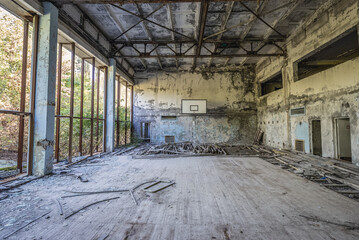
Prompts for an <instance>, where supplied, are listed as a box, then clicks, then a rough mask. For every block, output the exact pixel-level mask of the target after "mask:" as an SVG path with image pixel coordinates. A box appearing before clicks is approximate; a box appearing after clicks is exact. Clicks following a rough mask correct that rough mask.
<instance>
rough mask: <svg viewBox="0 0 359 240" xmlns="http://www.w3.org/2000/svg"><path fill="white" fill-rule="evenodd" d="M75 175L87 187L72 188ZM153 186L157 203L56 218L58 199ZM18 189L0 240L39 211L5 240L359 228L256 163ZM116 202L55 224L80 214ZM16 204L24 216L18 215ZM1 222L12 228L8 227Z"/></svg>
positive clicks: (140, 169)
mask: <svg viewBox="0 0 359 240" xmlns="http://www.w3.org/2000/svg"><path fill="white" fill-rule="evenodd" d="M75 166H76V165H75ZM71 174H74V175H71ZM78 174H82V176H83V178H87V179H88V180H89V182H81V181H79V179H77V178H76V176H77V175H78ZM156 178H159V179H167V180H174V181H175V182H176V185H174V186H172V187H169V188H167V189H165V190H163V191H161V192H158V193H145V192H143V191H142V190H138V191H136V192H135V196H136V198H137V199H138V201H139V206H136V205H135V204H134V202H133V200H132V198H131V196H130V195H129V194H128V193H124V194H107V195H92V196H85V197H84V196H81V197H73V198H65V199H61V200H60V201H61V203H62V205H63V208H64V215H62V216H61V215H59V210H58V205H57V204H56V201H55V199H56V198H59V197H60V196H64V195H66V193H65V192H64V190H72V191H99V190H103V189H106V190H108V189H122V188H130V187H133V186H135V185H136V184H138V183H141V182H144V181H146V180H152V179H156ZM21 189H22V191H21V192H19V193H17V194H15V195H11V196H10V197H9V198H8V199H5V200H3V201H1V202H0V204H1V205H2V207H1V210H0V213H1V215H0V216H1V228H0V230H1V231H0V239H1V238H2V237H3V236H5V235H6V234H9V233H11V232H12V231H14V230H16V229H17V228H19V227H21V226H22V225H23V224H24V223H26V222H29V221H30V220H31V219H34V218H36V217H37V216H41V214H43V213H46V211H51V213H50V214H49V215H48V216H49V217H47V216H45V217H43V218H41V219H40V220H38V221H36V222H35V223H33V224H31V225H29V226H28V227H26V228H24V229H22V230H21V231H19V232H17V233H16V234H14V235H13V236H12V237H10V238H9V239H76V240H77V239H136V240H137V239H193V240H197V239H226V240H228V239H275V240H278V239H316V240H318V239H359V230H357V229H354V230H350V229H346V228H345V227H343V226H339V225H335V224H332V223H337V224H344V225H353V223H354V224H356V223H359V203H358V202H355V201H353V200H351V199H349V198H346V197H344V196H342V195H339V194H337V193H335V192H332V191H330V190H328V189H326V188H323V187H321V186H320V185H318V184H315V183H312V182H308V181H307V180H305V179H303V178H300V177H298V176H296V175H294V174H292V173H289V172H287V171H285V170H282V169H280V168H279V167H277V166H274V165H271V164H269V163H267V162H265V161H263V160H261V159H259V158H244V157H234V156H218V157H186V158H168V159H165V158H161V159H132V158H131V157H126V156H119V157H112V158H107V159H105V158H104V159H101V161H99V162H96V163H93V165H91V164H87V165H85V166H81V165H79V166H78V167H74V168H72V172H70V173H68V172H67V173H62V174H61V173H58V174H56V175H54V176H50V177H48V178H46V179H42V180H37V181H36V182H32V183H29V184H27V185H25V186H22V187H21ZM119 195H120V196H121V198H119V199H117V200H113V201H109V202H103V203H100V204H98V205H94V206H92V207H89V208H87V209H86V210H84V211H82V212H80V213H78V214H76V215H74V216H72V217H71V218H69V219H66V220H65V219H64V217H65V216H66V215H68V214H70V213H71V212H72V211H75V210H77V209H79V208H81V207H82V206H84V205H86V204H89V203H91V202H94V201H97V200H101V199H105V198H110V197H116V196H119ZM16 202H20V203H21V204H23V205H25V206H24V207H23V208H20V209H19V208H18V207H17V206H16V204H19V203H16ZM303 216H306V217H309V218H311V217H313V218H320V219H322V220H325V221H329V222H332V223H328V222H323V221H314V220H310V219H308V218H306V217H303ZM8 218H10V219H14V218H16V219H18V221H17V222H15V223H14V224H13V225H9V224H6V223H8V222H9V221H7V220H6V219H8ZM13 221H14V220H13Z"/></svg>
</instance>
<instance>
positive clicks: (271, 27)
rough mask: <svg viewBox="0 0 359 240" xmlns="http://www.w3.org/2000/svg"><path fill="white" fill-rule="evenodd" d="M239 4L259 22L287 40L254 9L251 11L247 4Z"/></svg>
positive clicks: (240, 2)
mask: <svg viewBox="0 0 359 240" xmlns="http://www.w3.org/2000/svg"><path fill="white" fill-rule="evenodd" d="M239 4H241V5H242V6H243V7H244V8H245V9H247V10H248V11H249V12H251V13H252V14H253V15H254V16H256V18H257V19H258V20H260V21H261V22H263V23H264V24H265V25H267V26H268V27H269V28H270V29H272V30H273V31H274V32H276V33H277V34H278V35H279V36H281V37H283V38H286V36H284V35H283V34H282V33H280V32H279V31H278V30H277V29H275V28H274V27H273V26H271V25H270V24H269V23H268V22H267V21H265V20H264V19H263V18H262V17H261V16H259V14H257V13H256V12H254V11H253V10H252V9H250V8H249V7H248V6H247V5H246V4H244V3H243V2H242V1H239Z"/></svg>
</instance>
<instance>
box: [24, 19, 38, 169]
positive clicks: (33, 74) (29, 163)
mask: <svg viewBox="0 0 359 240" xmlns="http://www.w3.org/2000/svg"><path fill="white" fill-rule="evenodd" d="M32 34H33V41H32V43H33V45H32V58H31V65H32V66H31V69H32V71H31V100H30V112H31V115H30V123H29V125H30V127H29V152H28V159H27V167H28V169H27V174H28V175H32V169H33V155H34V154H33V153H34V137H35V136H34V126H35V115H34V113H35V96H36V92H35V89H36V71H34V69H37V57H38V48H39V45H38V42H39V41H38V39H39V16H38V15H35V16H34V19H33V33H32Z"/></svg>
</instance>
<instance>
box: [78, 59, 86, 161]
mask: <svg viewBox="0 0 359 240" xmlns="http://www.w3.org/2000/svg"><path fill="white" fill-rule="evenodd" d="M84 80H85V59H84V58H82V59H81V93H80V95H81V99H80V133H79V135H80V136H79V152H80V156H82V135H83V117H84V110H83V108H84Z"/></svg>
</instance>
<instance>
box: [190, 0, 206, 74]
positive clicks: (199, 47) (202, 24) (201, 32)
mask: <svg viewBox="0 0 359 240" xmlns="http://www.w3.org/2000/svg"><path fill="white" fill-rule="evenodd" d="M208 5H209V4H208V1H207V0H202V2H201V10H200V17H201V19H200V22H199V29H200V30H199V37H198V45H197V49H196V56H195V57H194V59H193V65H192V70H194V69H195V68H196V66H197V57H198V56H199V55H201V50H202V44H203V37H204V30H205V28H206V20H207V13H208Z"/></svg>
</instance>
